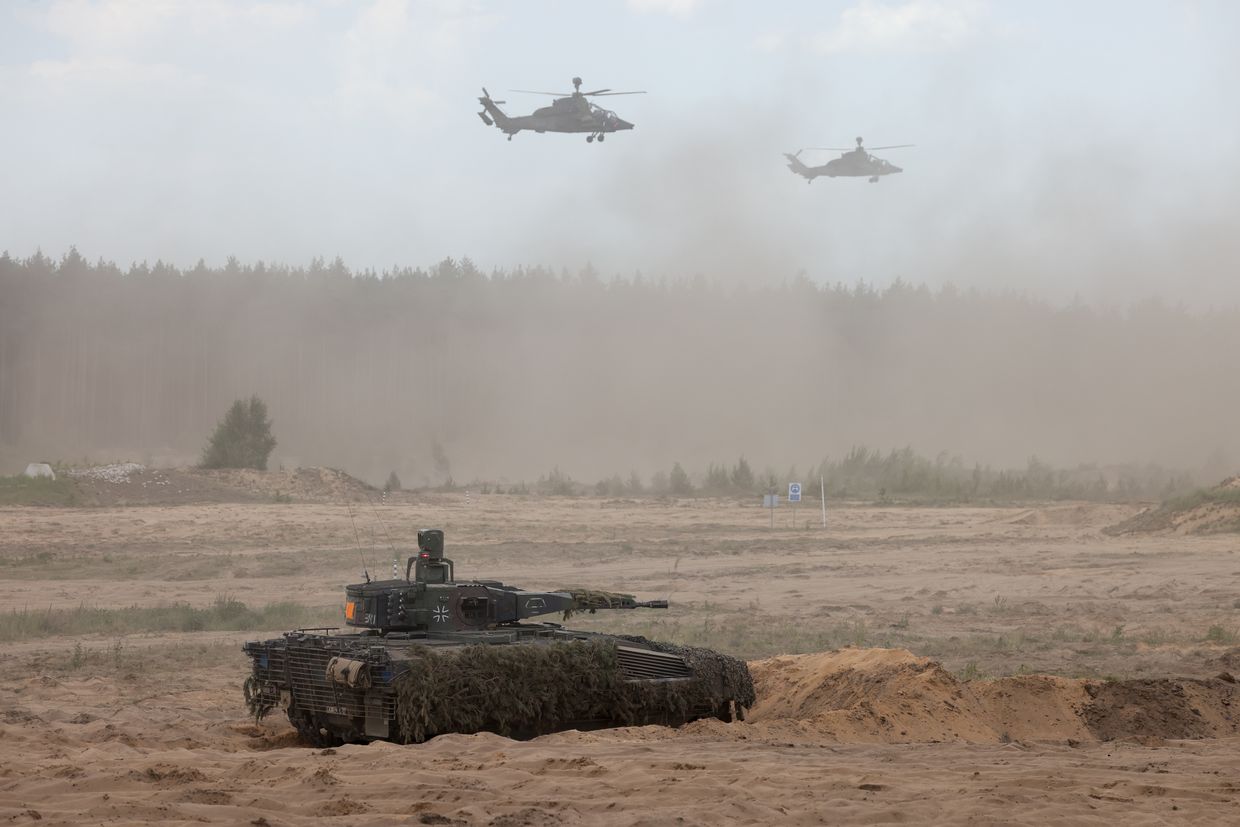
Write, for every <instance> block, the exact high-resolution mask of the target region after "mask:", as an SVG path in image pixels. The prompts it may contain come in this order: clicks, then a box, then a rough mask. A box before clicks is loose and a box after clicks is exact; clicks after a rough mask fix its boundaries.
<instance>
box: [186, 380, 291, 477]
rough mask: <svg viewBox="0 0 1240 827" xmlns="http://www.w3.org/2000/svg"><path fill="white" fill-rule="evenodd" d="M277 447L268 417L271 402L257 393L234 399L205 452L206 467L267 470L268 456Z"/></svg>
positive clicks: (216, 427)
mask: <svg viewBox="0 0 1240 827" xmlns="http://www.w3.org/2000/svg"><path fill="white" fill-rule="evenodd" d="M275 447H276V438H275V437H274V436H272V435H271V420H270V419H268V418H267V403H266V402H264V401H263V400H261V399H259V398H258V397H257V396H251V397H250V398H249V400H245V399H238V400H237V401H235V402H233V404H232V407H231V408H229V409H228V413H226V414H225V415H224V419H223V420H221V421H220V423H219V424H218V425H216V426H215V433H213V434H212V435H211V438H210V439H209V440H208V441H207V447H206V448H205V449H204V450H203V452H202V467H203V468H255V469H257V470H259V471H266V470H267V457H269V456H270V455H271V451H272V449H274V448H275Z"/></svg>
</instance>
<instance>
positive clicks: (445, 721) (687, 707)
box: [394, 639, 753, 742]
mask: <svg viewBox="0 0 1240 827" xmlns="http://www.w3.org/2000/svg"><path fill="white" fill-rule="evenodd" d="M662 651H672V650H667V649H664V650H662ZM698 651H701V652H706V651H707V650H698ZM410 654H411V660H412V663H411V664H410V669H409V671H407V672H405V673H404V674H402V675H401V676H400V677H398V678H397V679H396V681H395V684H394V685H395V689H396V722H397V727H398V729H399V734H400V739H401V740H403V741H406V742H419V741H425V740H426V739H427V738H432V737H434V736H435V735H440V734H444V733H449V732H460V733H473V732H482V731H489V732H497V733H499V734H501V735H538V734H542V733H547V732H554V731H556V730H559V729H564V728H566V727H568V726H572V725H574V724H579V723H584V722H600V721H602V722H607V723H610V724H611V725H613V726H627V725H633V724H644V723H667V724H679V723H683V722H684V721H686V720H691V719H692V718H694V717H697V715H698V714H700V712H701V711H702V710H704V709H709V710H713V711H714V714H720V713H722V712H726V711H728V710H729V706H730V704H729V702H730V701H731V700H732V699H733V697H735V698H736V700H737V702H738V706H739V705H740V704H744V705H746V706H747V705H749V704H751V703H752V698H753V684H752V682H750V681H749V674H748V671H747V670H746V671H745V684H746V685H747V686H748V688H749V691H748V694H747V695H738V696H729V695H723V694H720V690H721V689H722V688H723V687H728V686H731V685H732V683H729V682H727V681H721V680H719V679H718V676H717V675H715V674H710V675H708V676H707V678H706V679H705V680H703V679H699V678H696V677H695V678H694V679H692V680H685V681H654V682H652V681H628V680H625V679H624V676H623V674H622V672H621V671H620V667H619V665H618V663H617V660H616V641H615V640H606V639H604V640H591V641H565V642H557V643H552V644H522V645H513V646H486V645H476V646H465V647H461V648H459V649H457V648H453V649H446V650H436V649H433V648H430V647H425V648H423V647H417V649H416V650H415V651H412V652H411V653H410ZM711 654H716V653H711ZM716 657H719V658H725V657H726V656H723V655H717V654H716ZM737 663H739V664H740V667H741V669H744V668H745V666H744V664H743V663H740V661H737ZM690 665H691V666H694V668H695V670H696V668H697V664H695V663H694V662H693V661H690ZM742 688H743V687H742ZM744 698H748V699H749V700H748V702H745V700H744Z"/></svg>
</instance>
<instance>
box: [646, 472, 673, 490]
mask: <svg viewBox="0 0 1240 827" xmlns="http://www.w3.org/2000/svg"><path fill="white" fill-rule="evenodd" d="M670 487H671V483H670V482H669V481H668V478H667V472H666V471H655V472H654V476H653V477H651V478H650V490H651V491H653V492H654V493H655V494H658V495H659V496H662V495H664V494H666V493H667V490H668V489H669V488H670Z"/></svg>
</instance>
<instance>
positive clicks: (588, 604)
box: [564, 589, 637, 620]
mask: <svg viewBox="0 0 1240 827" xmlns="http://www.w3.org/2000/svg"><path fill="white" fill-rule="evenodd" d="M568 593H569V594H571V595H572V596H573V606H572V608H571V609H565V610H564V619H565V620H568V619H569V618H571V617H572V616H573V613H574V612H589V613H590V614H594V613H595V612H597V611H598V610H599V609H624V608H631V607H632V606H633V604H634V603H635V602H636V600H637V598H635V597H633V595H631V594H621V593H620V592H605V591H599V590H598V589H568Z"/></svg>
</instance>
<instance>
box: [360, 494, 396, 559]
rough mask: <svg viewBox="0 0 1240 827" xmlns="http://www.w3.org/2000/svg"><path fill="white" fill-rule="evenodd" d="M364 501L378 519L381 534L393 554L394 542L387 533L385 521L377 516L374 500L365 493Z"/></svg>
mask: <svg viewBox="0 0 1240 827" xmlns="http://www.w3.org/2000/svg"><path fill="white" fill-rule="evenodd" d="M366 502H368V503H370V510H371V511H373V512H374V515H375V519H376V520H378V521H379V527H380V528H382V529H383V536H384V537H387V541H388V548H390V549H391V550H392V554H395V553H396V544H395V543H393V542H392V535H391V534H389V533H388V530H387V523H385V522H383V518H382V517H380V516H379V509H377V508H375V501H374V500H372V499H371V498H370V494H367V495H366Z"/></svg>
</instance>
